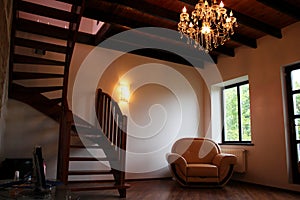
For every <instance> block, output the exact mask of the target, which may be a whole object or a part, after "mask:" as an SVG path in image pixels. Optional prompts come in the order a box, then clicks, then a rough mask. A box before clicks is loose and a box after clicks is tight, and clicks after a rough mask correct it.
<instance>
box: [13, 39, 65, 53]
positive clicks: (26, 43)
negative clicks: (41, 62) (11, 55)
mask: <svg viewBox="0 0 300 200" xmlns="http://www.w3.org/2000/svg"><path fill="white" fill-rule="evenodd" d="M14 44H15V45H17V46H22V47H29V48H34V49H41V50H45V51H52V52H57V53H66V52H67V47H65V46H61V45H57V44H50V43H46V42H40V41H36V40H30V39H25V38H19V37H16V38H15V40H14Z"/></svg>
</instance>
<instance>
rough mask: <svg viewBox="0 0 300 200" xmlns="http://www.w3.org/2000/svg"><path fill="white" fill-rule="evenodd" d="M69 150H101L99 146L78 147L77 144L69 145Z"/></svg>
mask: <svg viewBox="0 0 300 200" xmlns="http://www.w3.org/2000/svg"><path fill="white" fill-rule="evenodd" d="M70 148H74V149H102V148H101V147H100V146H84V145H83V144H82V145H79V144H71V145H70Z"/></svg>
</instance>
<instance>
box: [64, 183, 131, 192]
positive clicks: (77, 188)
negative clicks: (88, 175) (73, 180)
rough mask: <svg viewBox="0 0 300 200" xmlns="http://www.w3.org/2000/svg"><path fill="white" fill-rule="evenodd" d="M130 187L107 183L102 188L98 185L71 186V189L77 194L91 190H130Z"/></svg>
mask: <svg viewBox="0 0 300 200" xmlns="http://www.w3.org/2000/svg"><path fill="white" fill-rule="evenodd" d="M129 187H130V185H129V184H124V185H116V184H114V183H110V184H108V183H106V184H105V185H102V184H101V186H97V185H94V184H93V185H91V186H88V185H80V184H79V185H78V186H74V185H69V188H70V190H71V191H73V192H75V191H91V190H110V189H127V188H129Z"/></svg>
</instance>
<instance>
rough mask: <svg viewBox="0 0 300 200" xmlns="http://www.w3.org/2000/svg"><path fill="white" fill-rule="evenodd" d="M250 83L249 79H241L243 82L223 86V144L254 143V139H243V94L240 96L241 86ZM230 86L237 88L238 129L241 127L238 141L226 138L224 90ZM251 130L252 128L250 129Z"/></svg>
mask: <svg viewBox="0 0 300 200" xmlns="http://www.w3.org/2000/svg"><path fill="white" fill-rule="evenodd" d="M246 84H248V85H249V86H250V84H249V80H246V81H241V82H237V83H233V84H230V85H226V86H224V87H223V88H222V92H221V97H222V102H221V103H222V105H221V109H222V123H223V128H222V143H221V144H241V145H253V144H252V140H249V141H242V129H241V127H242V123H241V117H242V116H241V96H240V94H241V93H240V86H243V85H246ZM230 88H237V101H238V102H237V104H238V129H239V133H238V136H239V139H238V140H236V141H226V140H225V102H224V91H225V90H226V89H230ZM249 97H250V91H249ZM250 123H251V113H250ZM250 132H251V130H250ZM251 136H252V134H251Z"/></svg>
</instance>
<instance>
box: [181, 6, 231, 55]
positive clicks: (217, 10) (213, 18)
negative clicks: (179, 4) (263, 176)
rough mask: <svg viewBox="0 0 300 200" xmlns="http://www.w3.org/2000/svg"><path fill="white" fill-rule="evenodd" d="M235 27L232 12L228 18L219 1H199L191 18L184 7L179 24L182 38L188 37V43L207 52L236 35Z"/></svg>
mask: <svg viewBox="0 0 300 200" xmlns="http://www.w3.org/2000/svg"><path fill="white" fill-rule="evenodd" d="M234 27H237V21H236V18H235V17H233V13H232V11H231V12H230V14H229V16H228V15H227V10H226V8H224V4H223V2H222V1H221V3H220V4H218V3H217V0H211V1H210V3H208V1H207V0H205V2H203V0H199V2H198V3H197V4H196V6H195V10H194V11H193V12H192V14H191V16H189V14H188V13H187V10H186V7H184V8H183V9H182V13H181V14H180V22H179V23H178V30H179V32H180V33H181V38H183V36H186V37H187V39H188V43H190V44H194V47H195V48H199V49H204V50H205V51H206V52H209V51H212V50H213V48H217V47H218V46H219V45H223V44H224V43H225V42H226V41H227V40H229V39H230V35H233V34H234V30H233V28H234ZM193 41H194V42H193Z"/></svg>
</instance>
